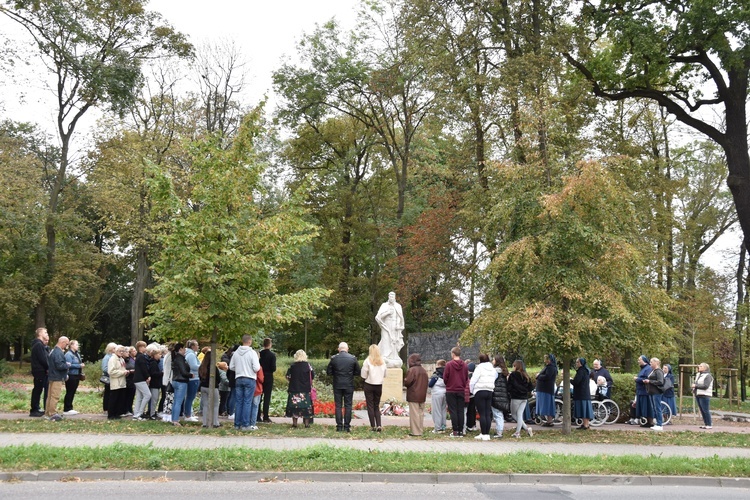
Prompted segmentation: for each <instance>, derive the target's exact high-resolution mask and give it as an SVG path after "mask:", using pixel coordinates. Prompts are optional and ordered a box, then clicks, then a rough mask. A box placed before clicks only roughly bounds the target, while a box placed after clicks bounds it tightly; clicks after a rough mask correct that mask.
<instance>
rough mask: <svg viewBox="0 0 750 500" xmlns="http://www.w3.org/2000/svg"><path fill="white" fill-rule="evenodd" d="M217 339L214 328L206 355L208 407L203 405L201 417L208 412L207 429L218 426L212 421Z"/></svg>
mask: <svg viewBox="0 0 750 500" xmlns="http://www.w3.org/2000/svg"><path fill="white" fill-rule="evenodd" d="M218 338H219V332H218V328H217V327H214V330H213V332H212V333H211V352H210V353H208V355H209V356H211V363H210V364H209V365H208V374H209V379H208V405H205V404H204V405H203V415H205V414H206V412H208V418H207V419H206V423H207V424H208V428H209V429H213V427H214V425H218V423H219V422H218V421H214V405H215V404H216V394H214V393H215V392H216V391H215V390H214V389H216V361H217V360H216V354H217V352H216V349H217V346H216V342H217V341H218Z"/></svg>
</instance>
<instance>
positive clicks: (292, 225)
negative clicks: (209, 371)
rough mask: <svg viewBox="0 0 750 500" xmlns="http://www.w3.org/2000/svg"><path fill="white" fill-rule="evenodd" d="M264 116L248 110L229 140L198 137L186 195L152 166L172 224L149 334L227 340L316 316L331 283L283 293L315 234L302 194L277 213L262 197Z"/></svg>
mask: <svg viewBox="0 0 750 500" xmlns="http://www.w3.org/2000/svg"><path fill="white" fill-rule="evenodd" d="M259 116H260V110H256V111H255V112H254V113H253V114H251V115H249V116H248V117H246V118H245V120H244V121H243V124H242V127H241V129H240V131H239V134H238V136H237V138H236V140H235V142H234V143H233V145H232V148H231V149H228V150H224V149H222V148H221V143H220V140H219V137H217V136H214V137H212V138H209V139H206V140H202V141H199V142H196V143H194V144H193V145H192V151H191V157H192V165H191V172H190V179H189V184H190V186H192V189H191V190H190V192H188V193H185V194H184V195H183V196H181V197H180V196H178V195H177V194H176V190H175V186H174V185H173V183H172V180H171V179H170V178H169V177H168V176H167V175H165V174H164V173H163V172H162V171H160V170H158V169H157V168H154V178H153V180H152V181H151V182H150V190H151V193H152V196H153V198H154V201H155V206H156V207H157V209H160V210H164V211H165V212H166V213H167V215H168V217H169V224H168V226H169V227H168V232H167V233H166V234H164V235H162V236H161V237H160V243H161V245H162V247H163V250H162V253H161V256H160V259H159V261H158V262H156V263H155V264H154V272H155V275H156V280H157V285H156V286H155V287H154V288H153V290H152V291H151V292H152V293H153V295H154V298H155V303H154V304H152V305H151V306H149V308H148V312H149V316H148V317H147V318H146V320H147V321H148V322H149V323H150V324H151V325H153V328H152V329H151V330H150V332H149V337H152V338H156V339H177V338H185V337H197V338H207V337H211V336H212V335H213V334H214V333H216V334H217V338H216V340H217V341H218V342H219V343H223V344H228V343H231V342H234V341H236V340H237V338H238V336H240V335H242V334H244V333H247V332H252V331H254V329H256V328H259V327H261V326H263V325H269V324H271V325H279V324H287V323H291V322H294V321H297V320H299V319H302V318H306V317H312V315H313V311H314V310H315V309H317V308H322V307H323V303H322V299H323V298H325V297H326V296H327V295H328V294H329V292H328V291H327V290H324V289H321V288H303V289H298V290H292V291H288V292H287V293H284V294H280V293H278V290H277V283H276V280H277V278H278V277H279V275H280V273H282V272H283V271H284V269H285V267H286V266H288V265H290V264H291V263H292V261H293V259H295V258H296V257H297V256H298V253H299V250H300V248H301V247H302V246H303V245H305V244H306V243H308V242H309V241H310V240H311V239H312V238H313V237H314V236H316V234H317V233H316V231H315V228H314V227H313V226H312V225H311V224H309V223H308V222H306V221H305V219H304V215H305V214H304V210H303V209H302V208H301V205H300V204H299V203H298V198H297V195H296V194H295V195H294V196H292V197H291V199H290V200H288V201H287V202H286V203H284V204H282V205H281V206H280V207H279V209H278V211H277V212H275V213H273V214H265V213H262V212H261V210H260V209H259V207H258V204H257V203H256V202H255V199H256V198H257V195H258V193H259V192H260V190H261V174H262V171H263V167H264V165H263V164H262V163H261V162H260V161H259V160H258V158H257V156H256V152H255V149H254V147H253V140H254V138H255V137H256V136H257V135H258V134H259V133H260V130H259V128H258V127H257V126H256V123H257V121H258V119H259Z"/></svg>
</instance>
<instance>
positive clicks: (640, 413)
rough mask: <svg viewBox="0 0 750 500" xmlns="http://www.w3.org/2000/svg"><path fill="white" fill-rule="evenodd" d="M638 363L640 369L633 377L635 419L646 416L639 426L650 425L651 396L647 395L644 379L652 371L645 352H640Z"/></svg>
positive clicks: (651, 418) (652, 422) (652, 420)
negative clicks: (644, 421) (643, 422)
mask: <svg viewBox="0 0 750 500" xmlns="http://www.w3.org/2000/svg"><path fill="white" fill-rule="evenodd" d="M638 364H639V365H640V367H641V371H639V372H638V375H636V376H635V377H633V380H635V399H636V400H635V417H636V419H640V418H646V423H645V424H641V427H652V426H653V425H654V419H653V412H652V411H651V398H650V397H648V389H647V388H646V384H644V383H643V381H644V380H646V379H648V376H649V374H650V373H651V372H652V369H651V365H650V364H649V359H648V357H647V356H646V355H645V354H642V355H641V357H640V358H638Z"/></svg>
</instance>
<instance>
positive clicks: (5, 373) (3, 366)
mask: <svg viewBox="0 0 750 500" xmlns="http://www.w3.org/2000/svg"><path fill="white" fill-rule="evenodd" d="M14 373H15V370H14V369H13V367H12V366H10V363H8V362H7V361H6V360H4V359H0V378H3V377H9V376H11V375H13V374H14Z"/></svg>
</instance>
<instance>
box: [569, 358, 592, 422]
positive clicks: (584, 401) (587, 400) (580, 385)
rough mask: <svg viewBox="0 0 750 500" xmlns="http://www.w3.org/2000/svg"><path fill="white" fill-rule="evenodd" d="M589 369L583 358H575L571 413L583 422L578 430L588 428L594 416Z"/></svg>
mask: <svg viewBox="0 0 750 500" xmlns="http://www.w3.org/2000/svg"><path fill="white" fill-rule="evenodd" d="M589 380H590V378H589V369H588V367H587V366H586V359H585V358H578V359H576V376H575V377H574V378H573V415H575V418H580V419H581V420H583V423H582V424H581V425H580V427H577V429H578V430H582V431H587V430H589V422H590V421H591V419H592V418H594V409H593V408H592V407H591V390H590V388H589Z"/></svg>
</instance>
